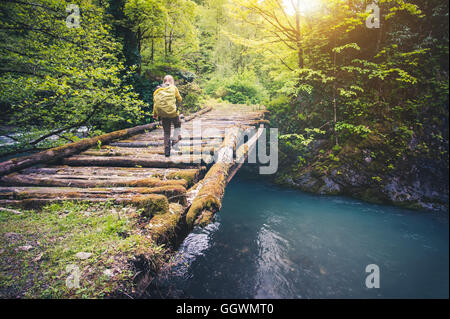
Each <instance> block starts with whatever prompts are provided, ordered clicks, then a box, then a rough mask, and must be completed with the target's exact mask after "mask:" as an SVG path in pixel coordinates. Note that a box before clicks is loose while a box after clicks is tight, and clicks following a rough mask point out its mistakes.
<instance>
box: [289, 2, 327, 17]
mask: <svg viewBox="0 0 450 319" xmlns="http://www.w3.org/2000/svg"><path fill="white" fill-rule="evenodd" d="M282 1H283V6H284V8H285V11H286V13H287V14H289V15H294V14H295V6H299V8H300V9H299V11H300V14H301V15H303V16H305V15H309V14H312V13H314V12H316V11H318V10H319V9H320V7H321V6H322V1H321V0H282Z"/></svg>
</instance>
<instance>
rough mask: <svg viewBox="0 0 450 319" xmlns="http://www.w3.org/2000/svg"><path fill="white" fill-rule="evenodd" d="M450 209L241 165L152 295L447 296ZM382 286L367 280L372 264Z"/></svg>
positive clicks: (232, 296)
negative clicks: (407, 204) (287, 180)
mask: <svg viewBox="0 0 450 319" xmlns="http://www.w3.org/2000/svg"><path fill="white" fill-rule="evenodd" d="M448 225H449V224H448V214H437V213H430V212H418V211H411V210H406V209H401V208H396V207H392V206H383V205H374V204H368V203H364V202H361V201H358V200H354V199H351V198H347V197H340V196H336V197H332V196H317V195H311V194H306V193H302V192H299V191H297V190H292V189H286V188H282V187H279V186H276V185H273V184H272V183H271V182H270V181H269V180H268V179H264V178H262V177H260V176H259V175H258V174H257V173H255V172H252V171H249V170H248V169H242V170H241V171H240V172H239V173H238V174H237V176H235V177H234V179H233V180H232V182H231V183H230V184H229V185H228V187H227V190H226V194H225V198H224V201H223V207H222V210H221V211H220V212H219V213H218V214H217V219H216V221H215V222H214V223H213V224H210V225H209V226H207V227H206V228H204V229H201V228H196V229H195V230H194V231H193V232H192V233H191V234H189V235H188V236H187V237H186V239H185V240H184V241H183V242H182V243H181V245H180V247H179V249H178V252H177V256H176V258H175V262H174V264H173V266H172V267H170V268H169V269H167V270H166V271H165V272H163V273H162V274H161V275H160V276H159V277H158V278H157V279H156V280H154V282H153V283H152V285H151V286H150V287H149V288H148V290H147V295H146V297H149V298H448V296H449V292H448V291H449V270H448V269H449V257H448V250H449V232H448ZM369 264H376V265H378V266H379V269H380V288H379V289H368V288H366V286H365V280H366V276H368V273H366V272H365V269H366V266H367V265H369Z"/></svg>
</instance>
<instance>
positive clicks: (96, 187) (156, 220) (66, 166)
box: [0, 105, 267, 243]
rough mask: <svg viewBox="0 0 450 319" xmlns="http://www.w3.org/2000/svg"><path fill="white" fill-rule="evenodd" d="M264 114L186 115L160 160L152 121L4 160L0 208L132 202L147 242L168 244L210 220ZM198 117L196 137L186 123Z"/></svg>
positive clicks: (241, 109)
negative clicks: (246, 135)
mask: <svg viewBox="0 0 450 319" xmlns="http://www.w3.org/2000/svg"><path fill="white" fill-rule="evenodd" d="M265 112H266V111H265V110H264V109H261V108H256V107H249V106H242V105H217V106H214V108H213V107H206V108H204V109H202V110H201V111H199V112H197V113H195V114H193V115H191V116H188V117H186V118H185V120H184V122H183V123H182V135H183V138H182V140H181V141H180V142H179V143H178V145H177V146H178V147H177V148H176V149H172V153H171V156H170V157H165V156H164V146H163V132H162V128H160V127H159V126H158V125H157V123H151V124H147V125H142V126H137V127H133V128H129V129H125V130H120V131H115V132H112V133H108V134H104V135H101V136H97V137H94V138H89V139H83V140H81V141H79V142H75V143H70V144H67V145H64V146H61V147H56V148H52V149H49V150H46V151H43V152H40V153H35V154H32V155H29V156H25V157H20V158H15V159H11V160H8V161H5V162H2V163H0V206H2V207H6V206H17V205H18V206H21V207H25V208H38V207H40V206H42V205H46V204H48V203H53V202H59V201H67V200H70V201H85V202H93V203H94V202H106V201H110V202H112V203H114V204H123V205H133V206H135V207H136V208H138V209H139V211H140V212H141V218H142V219H143V220H145V223H144V224H145V229H146V230H148V231H149V233H150V235H151V237H152V238H153V239H154V240H155V241H156V242H158V243H171V242H173V241H174V238H176V237H177V232H179V228H180V227H184V228H185V229H186V228H187V229H189V230H190V229H192V228H193V227H194V226H196V225H200V226H204V225H207V224H208V223H209V222H211V221H212V220H213V218H214V214H215V213H216V212H217V211H219V210H220V208H221V203H222V198H223V195H224V192H225V187H226V185H227V183H228V182H229V181H230V180H231V178H232V177H233V175H234V174H235V173H236V172H237V171H238V170H239V168H240V167H241V165H242V162H243V159H245V158H246V157H247V156H248V153H249V151H250V150H252V149H253V148H254V147H255V146H256V141H257V139H258V137H259V136H260V134H261V132H262V130H256V132H257V133H255V134H254V135H253V136H250V138H248V140H247V141H246V142H245V143H244V144H242V145H241V146H239V145H240V144H239V143H238V138H239V134H240V133H242V132H245V131H248V130H249V129H252V128H260V127H263V125H264V124H265V123H267V121H266V120H264V115H265ZM194 119H195V121H194ZM197 119H200V120H201V132H199V130H198V129H196V128H194V127H193V126H194V125H192V123H195V122H196V120H197ZM197 123H198V122H197ZM254 131H255V130H252V132H254ZM211 132H213V133H211ZM199 133H200V134H199ZM141 224H142V223H141ZM186 226H187V227H186Z"/></svg>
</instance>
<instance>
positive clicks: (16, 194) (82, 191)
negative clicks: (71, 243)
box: [0, 185, 186, 201]
mask: <svg viewBox="0 0 450 319" xmlns="http://www.w3.org/2000/svg"><path fill="white" fill-rule="evenodd" d="M185 193H186V189H185V188H184V187H183V186H181V185H168V186H161V187H114V188H75V187H0V199H12V200H20V199H30V198H54V199H64V198H86V199H87V198H125V197H132V196H135V195H142V194H163V195H166V196H167V197H171V198H178V197H179V201H183V197H184V196H185Z"/></svg>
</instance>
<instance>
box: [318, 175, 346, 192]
mask: <svg viewBox="0 0 450 319" xmlns="http://www.w3.org/2000/svg"><path fill="white" fill-rule="evenodd" d="M322 181H323V182H324V185H323V186H322V187H320V189H319V191H318V193H319V194H321V195H337V194H340V193H341V191H342V190H341V186H340V185H339V184H337V183H336V182H335V181H333V180H332V179H331V178H328V177H326V176H324V177H322Z"/></svg>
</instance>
